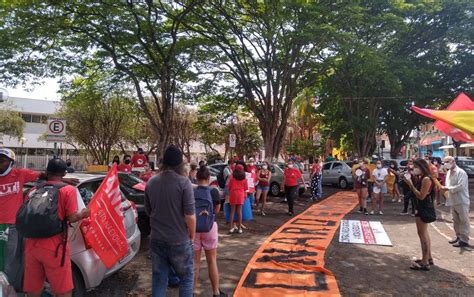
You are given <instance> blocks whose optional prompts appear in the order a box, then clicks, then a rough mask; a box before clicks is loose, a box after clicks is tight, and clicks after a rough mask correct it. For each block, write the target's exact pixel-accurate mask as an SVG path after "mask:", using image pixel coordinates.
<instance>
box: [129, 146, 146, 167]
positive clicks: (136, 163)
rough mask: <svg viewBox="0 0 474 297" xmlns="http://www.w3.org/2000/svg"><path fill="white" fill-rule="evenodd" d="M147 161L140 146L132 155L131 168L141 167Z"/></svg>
mask: <svg viewBox="0 0 474 297" xmlns="http://www.w3.org/2000/svg"><path fill="white" fill-rule="evenodd" d="M147 163H148V158H147V156H146V155H145V153H144V152H143V149H142V148H141V147H140V148H138V150H137V153H136V154H133V156H132V167H133V168H143V167H145V164H147Z"/></svg>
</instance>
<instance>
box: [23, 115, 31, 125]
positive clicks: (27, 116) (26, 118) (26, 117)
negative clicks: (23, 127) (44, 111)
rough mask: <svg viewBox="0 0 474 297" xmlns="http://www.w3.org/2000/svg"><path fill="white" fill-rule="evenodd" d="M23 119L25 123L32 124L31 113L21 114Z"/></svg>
mask: <svg viewBox="0 0 474 297" xmlns="http://www.w3.org/2000/svg"><path fill="white" fill-rule="evenodd" d="M21 118H22V119H23V121H25V122H27V123H31V114H29V113H22V114H21Z"/></svg>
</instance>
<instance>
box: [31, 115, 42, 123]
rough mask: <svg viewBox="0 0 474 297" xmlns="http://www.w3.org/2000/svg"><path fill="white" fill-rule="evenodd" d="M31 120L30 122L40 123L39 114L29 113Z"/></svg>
mask: <svg viewBox="0 0 474 297" xmlns="http://www.w3.org/2000/svg"><path fill="white" fill-rule="evenodd" d="M31 122H32V123H41V116H40V115H37V114H33V115H31Z"/></svg>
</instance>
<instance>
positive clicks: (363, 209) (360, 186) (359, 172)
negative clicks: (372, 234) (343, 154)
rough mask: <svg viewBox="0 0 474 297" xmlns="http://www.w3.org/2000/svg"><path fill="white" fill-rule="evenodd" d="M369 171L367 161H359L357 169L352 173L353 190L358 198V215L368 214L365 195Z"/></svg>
mask: <svg viewBox="0 0 474 297" xmlns="http://www.w3.org/2000/svg"><path fill="white" fill-rule="evenodd" d="M369 178H370V170H369V169H368V168H367V161H360V162H359V167H357V168H356V169H355V171H354V188H355V190H356V192H357V197H358V198H359V211H358V212H359V213H364V214H366V215H368V214H369V212H368V211H367V193H368V186H369Z"/></svg>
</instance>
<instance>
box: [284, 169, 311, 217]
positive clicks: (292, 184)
mask: <svg viewBox="0 0 474 297" xmlns="http://www.w3.org/2000/svg"><path fill="white" fill-rule="evenodd" d="M293 166H294V163H293V161H291V160H290V161H288V164H287V167H288V168H286V169H285V172H284V175H283V183H282V185H281V189H282V190H283V191H284V192H285V197H286V200H287V201H288V215H289V216H292V215H293V204H294V200H295V197H296V195H297V194H298V185H299V182H300V181H301V182H302V183H303V185H304V190H305V191H306V184H305V182H304V178H303V176H302V175H301V171H299V170H298V169H296V168H294V167H293Z"/></svg>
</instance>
